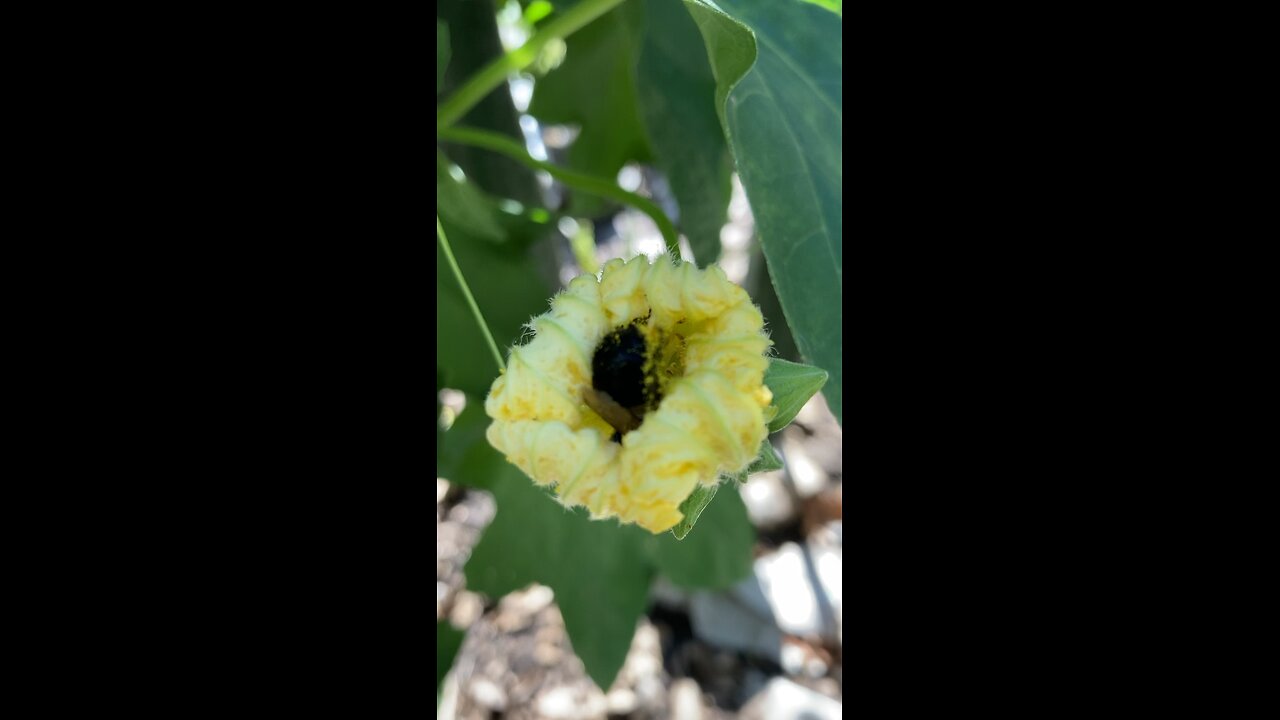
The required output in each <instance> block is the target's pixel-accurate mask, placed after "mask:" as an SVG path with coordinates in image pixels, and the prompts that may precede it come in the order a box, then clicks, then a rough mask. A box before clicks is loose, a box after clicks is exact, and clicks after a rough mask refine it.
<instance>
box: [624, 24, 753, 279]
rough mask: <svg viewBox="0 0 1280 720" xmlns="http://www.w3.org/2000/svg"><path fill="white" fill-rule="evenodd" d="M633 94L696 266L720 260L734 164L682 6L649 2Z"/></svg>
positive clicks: (712, 84) (703, 56) (703, 55)
mask: <svg viewBox="0 0 1280 720" xmlns="http://www.w3.org/2000/svg"><path fill="white" fill-rule="evenodd" d="M645 15H646V17H645V23H644V32H643V35H642V37H641V41H640V43H639V44H638V49H639V58H638V61H637V64H636V89H637V91H638V92H639V98H640V103H639V106H640V118H641V120H642V122H643V124H644V128H645V131H646V133H647V135H648V138H649V144H650V147H652V149H653V155H654V164H655V165H656V166H657V167H658V168H660V169H661V170H662V171H663V173H664V174H665V175H666V176H667V179H668V180H669V181H670V183H671V191H672V193H673V194H674V195H675V197H676V201H677V203H678V204H679V206H680V220H679V223H678V224H679V226H680V229H681V230H682V231H683V232H684V234H685V236H686V237H688V239H689V247H690V248H691V249H692V250H693V257H694V260H696V261H697V263H698V264H699V265H704V266H705V265H707V264H709V263H712V262H715V260H716V258H717V257H719V255H720V228H721V227H722V226H723V225H724V223H725V216H726V211H727V209H728V206H729V188H730V186H729V177H730V175H731V173H732V170H733V167H732V159H731V157H730V156H729V148H728V145H726V143H725V139H724V131H723V130H721V128H720V120H719V118H718V116H717V115H716V103H715V91H716V80H715V76H714V75H713V74H712V72H711V65H710V63H709V62H708V61H707V51H706V48H705V47H704V46H703V44H702V36H701V35H700V34H699V33H698V26H697V25H695V24H694V22H693V19H692V18H691V17H689V13H688V12H687V11H686V10H685V9H684V5H683V3H682V2H681V0H647V2H645Z"/></svg>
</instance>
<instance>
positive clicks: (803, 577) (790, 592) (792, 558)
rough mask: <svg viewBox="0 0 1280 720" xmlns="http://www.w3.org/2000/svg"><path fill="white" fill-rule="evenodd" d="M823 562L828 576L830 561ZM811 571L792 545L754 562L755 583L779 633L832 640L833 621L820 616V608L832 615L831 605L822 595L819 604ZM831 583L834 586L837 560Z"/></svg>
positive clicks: (834, 627) (799, 550) (828, 559)
mask: <svg viewBox="0 0 1280 720" xmlns="http://www.w3.org/2000/svg"><path fill="white" fill-rule="evenodd" d="M824 562H825V563H826V565H825V566H826V567H828V571H827V574H828V575H831V574H832V573H831V570H830V565H831V560H830V558H826V557H824ZM815 565H816V564H815ZM814 571H815V572H813V573H811V572H810V569H809V560H807V559H806V557H805V550H804V549H802V548H801V547H800V546H799V545H797V544H795V543H784V544H783V545H782V547H780V548H778V550H777V552H774V553H772V554H770V555H765V556H764V557H761V558H758V559H757V560H756V563H755V581H756V582H758V583H759V587H760V591H761V592H762V593H763V595H764V598H765V600H766V601H767V603H768V607H769V609H770V610H771V611H772V613H773V618H774V620H775V621H776V622H777V625H778V627H779V628H780V629H781V630H782V631H783V632H786V633H790V634H792V635H801V636H821V637H827V638H832V639H835V638H836V637H837V636H838V632H839V629H838V627H837V625H836V619H835V617H834V616H832V615H830V614H828V613H824V612H823V604H826V605H827V606H828V608H829V609H831V610H832V611H834V608H831V606H832V605H833V603H831V602H830V598H828V597H826V595H825V593H824V594H823V595H822V596H821V602H820V597H819V593H822V592H823V591H822V590H821V589H816V588H815V587H814V582H815V577H814V574H816V572H817V568H816V566H815V568H814ZM835 579H836V580H837V582H838V580H839V560H838V558H837V559H836V566H835ZM837 587H838V585H837ZM735 589H737V588H735Z"/></svg>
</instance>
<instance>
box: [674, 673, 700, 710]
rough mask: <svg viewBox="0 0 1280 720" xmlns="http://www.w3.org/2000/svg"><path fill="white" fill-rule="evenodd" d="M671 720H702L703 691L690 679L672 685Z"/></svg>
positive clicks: (679, 680)
mask: <svg viewBox="0 0 1280 720" xmlns="http://www.w3.org/2000/svg"><path fill="white" fill-rule="evenodd" d="M671 720H702V690H701V688H699V687H698V683H696V682H694V681H693V680H690V679H689V678H680V679H678V680H676V681H675V682H673V683H671Z"/></svg>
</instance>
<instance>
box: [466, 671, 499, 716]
mask: <svg viewBox="0 0 1280 720" xmlns="http://www.w3.org/2000/svg"><path fill="white" fill-rule="evenodd" d="M467 692H469V693H470V694H471V699H472V700H475V701H476V703H478V704H479V705H481V706H483V707H486V708H489V709H490V710H498V711H502V710H506V709H507V694H506V693H505V692H503V691H502V688H500V687H498V686H497V685H495V684H493V682H491V681H490V680H488V679H486V678H476V679H475V680H473V681H472V682H471V686H470V687H469V688H467Z"/></svg>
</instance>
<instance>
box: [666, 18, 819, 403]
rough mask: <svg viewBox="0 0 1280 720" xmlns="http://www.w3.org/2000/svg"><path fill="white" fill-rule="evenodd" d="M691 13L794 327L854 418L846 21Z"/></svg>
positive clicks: (776, 282) (805, 352)
mask: <svg viewBox="0 0 1280 720" xmlns="http://www.w3.org/2000/svg"><path fill="white" fill-rule="evenodd" d="M685 4H686V6H687V7H688V8H689V12H690V14H691V15H692V16H693V18H694V21H695V22H696V23H697V25H698V29H699V30H700V31H701V33H702V36H703V39H704V41H705V43H706V47H707V51H708V55H709V57H710V59H711V64H712V67H713V69H714V70H715V74H716V83H717V91H716V92H717V98H718V101H719V102H720V103H722V104H721V105H720V108H719V109H720V111H721V112H722V114H723V115H722V116H723V121H724V127H725V132H726V133H727V135H728V137H729V144H730V148H731V149H732V151H733V156H734V160H735V162H736V164H737V168H738V173H739V175H740V176H741V178H742V184H743V187H744V188H745V189H746V192H747V199H748V200H749V201H750V203H751V210H752V212H753V213H754V215H755V220H756V225H757V229H758V231H759V234H760V242H761V244H762V246H763V248H764V254H765V258H766V260H767V262H768V263H769V270H770V276H771V277H772V279H773V283H774V287H775V288H776V289H777V292H778V298H779V300H780V301H781V303H782V310H783V313H784V315H785V316H786V319H787V325H788V326H789V328H790V330H791V333H792V335H793V337H794V338H795V341H796V345H797V347H798V348H799V349H800V352H801V354H802V355H803V356H804V357H805V358H806V359H807V360H809V361H810V362H812V363H813V364H815V365H817V366H818V367H821V368H822V369H824V370H826V371H827V372H828V373H829V374H830V380H829V382H828V383H827V384H826V385H825V387H824V388H823V394H824V395H825V396H826V398H827V404H828V405H829V406H830V408H831V412H832V413H833V414H834V415H835V416H836V419H837V420H842V417H843V394H842V393H843V386H842V383H841V370H842V361H843V344H844V338H843V335H842V329H841V327H842V323H841V311H842V302H843V291H844V286H843V279H842V278H843V272H844V266H843V249H842V241H843V229H844V225H843V223H844V221H843V214H842V212H841V202H842V201H841V192H842V187H843V174H842V173H843V170H842V166H841V163H842V162H843V129H842V125H841V122H842V117H843V110H842V108H843V102H844V96H843V89H842V88H843V85H842V82H843V70H842V65H841V63H842V60H841V55H840V53H841V51H842V37H841V35H842V31H843V27H842V21H841V19H840V17H839V16H833V15H832V13H831V12H829V11H828V10H826V9H823V8H820V7H817V6H815V5H812V4H810V3H807V2H802V1H801V0H775V1H771V2H749V1H747V0H717V2H716V5H718V6H719V8H720V9H717V8H716V7H713V6H712V5H710V4H708V3H706V2H704V1H703V0H685ZM721 9H723V12H722V11H721ZM726 13H727V14H726Z"/></svg>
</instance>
